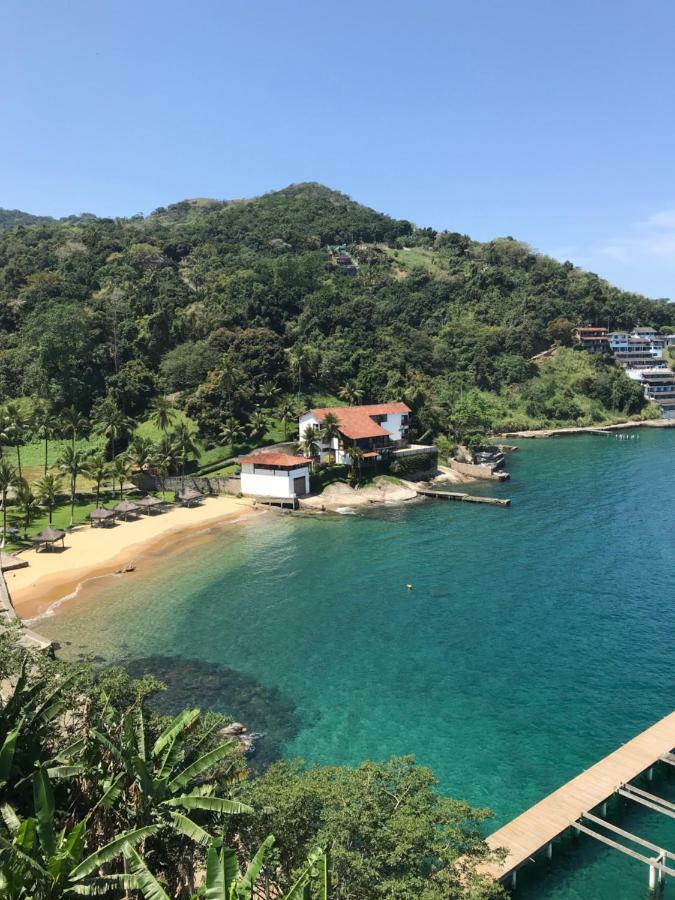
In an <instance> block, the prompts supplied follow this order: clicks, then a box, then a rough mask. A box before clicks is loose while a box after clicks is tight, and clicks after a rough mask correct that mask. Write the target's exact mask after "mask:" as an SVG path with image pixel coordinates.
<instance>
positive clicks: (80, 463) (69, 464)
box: [56, 446, 86, 528]
mask: <svg viewBox="0 0 675 900" xmlns="http://www.w3.org/2000/svg"><path fill="white" fill-rule="evenodd" d="M56 465H57V466H58V468H59V471H60V472H62V473H63V474H64V475H67V476H68V478H69V479H70V528H72V527H73V525H74V523H75V494H76V491H77V479H78V478H79V477H80V475H84V473H85V472H86V457H85V455H84V453H83V452H82V451H81V450H75V449H73V446H70V447H66V448H65V449H64V451H63V453H62V454H61V456H60V457H59V459H58V460H57V461H56Z"/></svg>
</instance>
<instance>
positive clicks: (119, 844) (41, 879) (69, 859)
mask: <svg viewBox="0 0 675 900" xmlns="http://www.w3.org/2000/svg"><path fill="white" fill-rule="evenodd" d="M33 805H34V810H35V815H34V816H31V817H29V818H25V819H21V818H20V817H19V816H18V815H17V813H16V811H15V810H14V809H13V808H12V807H11V806H10V805H9V804H4V805H3V806H2V808H1V809H0V812H1V813H2V819H3V821H4V824H5V828H6V830H7V833H8V834H9V837H5V836H4V835H3V834H0V897H3V898H4V900H28V898H32V900H62V898H63V900H66V898H71V897H78V896H82V895H85V896H92V895H101V894H106V893H109V892H110V891H112V890H117V888H118V886H119V885H120V884H121V883H122V879H123V878H124V873H123V872H119V873H115V872H113V873H110V874H101V870H102V869H103V867H105V866H107V865H108V864H110V863H111V862H113V861H114V860H115V859H117V858H119V857H121V856H122V855H125V854H126V853H128V852H129V850H130V849H133V847H134V846H135V845H136V844H138V843H140V842H141V841H145V840H147V838H149V837H150V836H151V835H153V834H155V832H156V831H157V826H155V825H150V826H146V827H144V828H137V829H134V830H132V831H126V832H123V833H121V834H117V835H116V836H115V837H114V838H113V839H112V840H110V841H108V842H107V843H106V844H104V845H103V846H102V847H99V848H98V849H97V850H95V851H94V852H93V853H90V854H88V855H87V854H86V836H87V835H86V828H87V820H88V816H85V818H84V819H82V820H81V821H80V822H78V823H77V824H76V825H74V826H73V827H72V828H67V827H64V828H62V829H58V828H57V825H56V814H55V804H54V793H53V790H52V786H51V782H50V779H49V776H48V774H47V771H46V770H45V768H44V767H40V768H39V769H37V770H36V772H35V773H34V775H33Z"/></svg>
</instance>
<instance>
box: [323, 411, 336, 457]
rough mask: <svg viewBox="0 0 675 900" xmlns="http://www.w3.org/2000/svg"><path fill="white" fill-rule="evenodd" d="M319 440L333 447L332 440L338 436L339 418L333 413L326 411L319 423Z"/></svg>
mask: <svg viewBox="0 0 675 900" xmlns="http://www.w3.org/2000/svg"><path fill="white" fill-rule="evenodd" d="M320 434H321V442H322V443H323V444H328V446H329V447H330V448H331V450H332V448H333V441H334V440H336V439H337V438H339V436H340V419H339V418H338V416H336V415H335V413H326V415H325V416H324V418H323V422H322V423H321V431H320Z"/></svg>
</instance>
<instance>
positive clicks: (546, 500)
mask: <svg viewBox="0 0 675 900" xmlns="http://www.w3.org/2000/svg"><path fill="white" fill-rule="evenodd" d="M674 463H675V431H658V430H647V429H644V430H642V431H640V432H639V439H636V440H628V441H626V440H624V441H620V440H617V439H616V438H613V437H607V438H605V437H599V436H583V437H575V438H563V439H557V440H549V441H529V442H523V443H522V444H521V450H520V451H519V452H518V453H516V454H514V455H513V456H511V457H510V458H509V460H508V468H509V470H510V471H511V473H512V480H511V481H510V482H507V483H506V484H503V485H492V484H490V485H488V486H485V487H481V489H480V491H481V492H482V493H489V494H495V495H499V496H510V497H512V498H513V504H512V506H511V508H510V509H502V508H493V507H487V506H473V505H467V504H459V503H452V502H448V503H441V502H433V501H430V502H425V503H414V504H412V505H407V506H403V507H387V508H380V509H378V510H372V511H368V512H367V513H366V514H363V513H359V514H357V515H355V516H329V515H325V516H320V517H314V518H310V517H296V516H294V517H276V516H272V515H270V516H267V517H265V518H264V521H263V522H262V524H261V520H257V521H251V522H247V523H243V524H241V525H238V526H230V527H227V528H223V529H221V530H219V531H218V532H217V533H215V534H213V535H211V536H210V537H207V538H203V539H201V540H197V541H194V540H193V541H191V542H190V543H189V544H187V545H186V546H185V547H184V548H183V549H182V550H180V549H179V550H177V552H176V553H174V554H172V555H171V556H170V557H168V556H167V555H166V554H163V555H162V557H161V559H155V560H154V561H151V562H150V564H149V565H148V564H146V565H144V566H142V567H141V569H140V570H139V572H138V573H136V575H134V576H128V577H124V578H119V579H108V580H104V581H101V582H98V583H97V584H96V585H94V586H92V587H91V588H87V589H85V591H84V592H83V593H82V594H81V595H80V597H79V598H78V599H77V600H75V601H73V602H69V603H67V604H64V605H63V606H62V607H61V608H60V609H59V610H58V612H57V614H56V615H55V616H54V617H53V618H49V619H44V620H43V621H41V622H40V623H39V626H38V628H39V630H40V631H42V632H44V633H46V634H47V635H48V636H50V637H53V638H55V639H57V640H60V641H61V642H62V643H63V645H64V651H65V653H66V654H68V655H70V656H77V655H78V654H79V653H82V652H88V653H93V654H96V655H99V656H102V657H104V658H105V659H106V660H108V661H112V660H117V659H126V660H129V661H134V660H139V659H144V658H147V657H153V658H154V662H153V663H152V664H153V665H154V666H155V667H157V666H158V665H159V666H160V668H161V667H162V666H163V667H164V670H165V671H166V669H167V666H169V667H170V668H171V670H172V671H174V672H175V675H176V677H175V678H174V679H173V684H172V698H173V699H174V700H175V702H176V703H180V704H184V703H187V702H190V701H194V702H200V703H204V702H206V699H207V698H208V699H209V700H210V701H211V702H212V704H213V705H215V706H217V707H219V708H222V709H227V710H230V711H232V712H234V713H235V715H236V716H237V717H239V718H242V719H243V720H244V721H246V722H247V723H248V724H249V725H250V726H251V727H253V728H256V729H259V730H261V731H265V732H266V733H267V734H268V737H267V738H266V739H265V741H263V745H264V752H265V754H266V756H270V755H273V754H274V753H275V752H278V751H281V752H283V753H284V755H287V756H301V757H303V758H305V759H306V760H309V761H315V762H321V763H324V762H331V763H334V762H336V763H341V762H345V763H356V762H358V761H359V760H361V759H363V758H365V757H372V758H376V759H382V758H385V757H387V756H390V755H393V754H404V753H413V754H415V755H416V756H417V758H418V760H419V761H420V762H421V763H424V764H426V765H429V766H431V767H432V768H433V769H434V771H435V772H436V773H437V776H438V778H439V782H440V787H441V789H442V790H444V791H446V792H448V793H451V794H454V795H456V796H459V797H462V798H464V799H466V800H468V801H469V802H471V803H473V804H474V805H480V806H490V807H491V808H492V809H493V810H494V811H495V823H494V824H495V827H496V826H498V825H500V824H502V823H504V822H505V821H508V819H510V818H511V817H513V816H514V815H516V814H517V813H519V812H520V811H522V810H523V809H525V808H527V807H528V806H530V805H531V804H532V803H534V802H536V801H537V800H539V799H540V798H541V797H542V796H544V795H545V794H547V793H548V792H550V791H551V790H553V789H554V788H556V787H557V786H559V785H560V784H562V783H563V782H565V781H567V780H568V779H569V778H571V777H573V776H574V775H575V774H577V773H578V772H580V771H581V770H582V769H583V768H586V767H587V766H589V765H591V764H592V763H593V762H595V761H596V760H597V759H598V758H600V757H601V756H604V755H605V754H607V753H608V752H611V751H612V750H613V749H615V748H616V747H617V746H618V745H619V744H620V743H622V742H624V741H626V740H628V739H629V738H630V737H632V736H633V735H634V734H635V733H637V732H638V731H640V730H642V729H644V728H645V727H647V726H648V725H650V724H651V723H652V722H654V721H655V720H656V719H657V718H659V717H661V716H662V715H664V714H666V713H667V712H670V711H671V710H672V709H673V708H674V707H675V690H674V688H675V673H674V671H673V665H672V656H671V653H672V647H673V638H674V637H675V604H674V603H673V600H674V599H675V591H674V590H673V576H674V574H675V516H674V515H673V510H675V467H674ZM158 563H160V564H158ZM407 584H412V585H413V589H412V591H409V590H407V589H406V585H407ZM66 642H70V643H66ZM162 657H169V660H168V661H167V660H166V659H164V660H162V659H161V658H162ZM158 658H160V659H159V660H158ZM194 659H198V660H200V661H201V663H200V664H197V665H195V663H193V662H191V660H194ZM204 664H208V666H209V668H208V669H207V670H204V669H203V668H200V665H202V666H203V665H204ZM242 679H243V680H242ZM242 685H245V689H244V688H242ZM205 686H206V687H205ZM238 694H239V695H240V696H237V695H238ZM659 790H662V791H663V792H664V793H665V792H668V791H670V790H671V788H670V784H669V783H666V782H664V783H663V784H659ZM673 791H675V778H673ZM657 792H658V791H657ZM620 817H621V819H622V821H623V823H624V827H626V828H628V830H634V831H637V832H638V833H640V834H642V835H644V836H647V837H650V838H652V839H657V840H656V842H657V843H659V844H660V845H661V844H662V843H663V844H665V846H667V847H668V848H669V849H672V850H675V821H671V820H665V821H655V820H656V819H657V814H656V813H653V814H648V813H645V814H644V815H643V814H642V812H641V811H640V810H638V809H626V810H624V811H623V812H621V814H620ZM582 863H583V865H582ZM646 885H647V873H646V870H645V867H644V866H642V865H641V864H640V863H638V862H635V861H632V860H628V859H627V858H625V857H623V856H620V855H619V854H618V853H616V852H613V851H611V850H605V849H604V848H600V847H598V846H595V845H591V842H590V839H582V840H581V841H579V842H578V843H577V844H575V845H572V844H571V842H565V843H564V844H563V846H562V847H561V848H560V852H559V853H558V852H557V853H556V861H555V863H554V865H553V866H551V867H550V868H548V867H537V869H535V870H534V871H533V872H531V873H530V874H529V875H526V876H525V877H523V878H521V885H520V888H519V896H523V897H541V898H554V897H555V898H565V900H568V898H589V900H590V898H599V900H604V898H610V897H611V898H613V900H616V898H617V897H620V898H624V897H625V898H633V897H636V898H637V897H643V896H644V895H645V894H646ZM667 890H670V891H671V892H672V891H673V890H675V885H669V887H668V888H667Z"/></svg>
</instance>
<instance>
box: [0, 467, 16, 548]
mask: <svg viewBox="0 0 675 900" xmlns="http://www.w3.org/2000/svg"><path fill="white" fill-rule="evenodd" d="M18 485H19V476H18V474H17V471H16V469H15V468H14V466H13V465H12V464H11V463H10V462H9V461H8V460H6V459H2V458H1V457H0V499H2V544H1V545H0V546H2V547H4V546H5V543H6V541H7V498H8V495H9V492H10V490H11V489H12V488H15V487H18Z"/></svg>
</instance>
